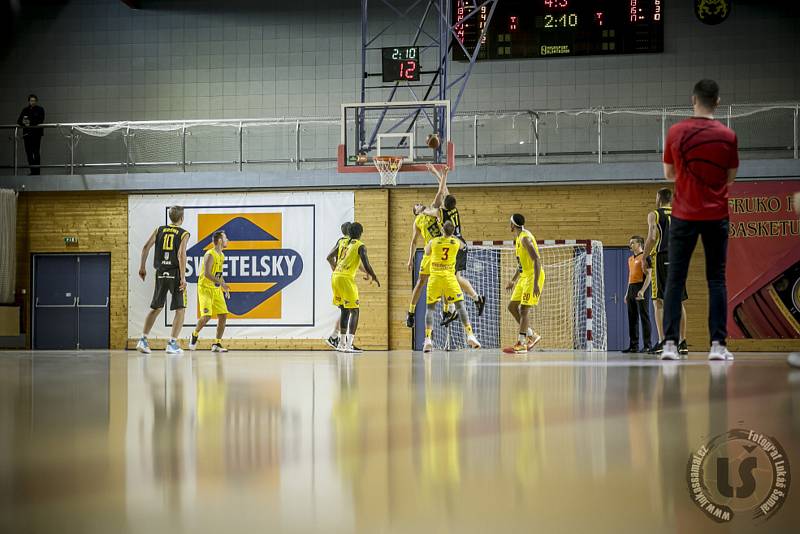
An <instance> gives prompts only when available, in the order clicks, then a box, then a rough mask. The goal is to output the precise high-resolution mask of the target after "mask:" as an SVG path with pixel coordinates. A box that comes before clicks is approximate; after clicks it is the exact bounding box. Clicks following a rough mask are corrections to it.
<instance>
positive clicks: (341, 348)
mask: <svg viewBox="0 0 800 534" xmlns="http://www.w3.org/2000/svg"><path fill="white" fill-rule="evenodd" d="M336 352H347V346H346V345H345V344H344V339H342V338H339V344H338V345H336Z"/></svg>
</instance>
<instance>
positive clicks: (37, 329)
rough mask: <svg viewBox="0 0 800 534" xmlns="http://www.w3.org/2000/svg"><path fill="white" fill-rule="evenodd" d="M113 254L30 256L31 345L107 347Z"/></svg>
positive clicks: (56, 348) (75, 347)
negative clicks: (31, 267)
mask: <svg viewBox="0 0 800 534" xmlns="http://www.w3.org/2000/svg"><path fill="white" fill-rule="evenodd" d="M110 280H111V258H110V256H109V255H108V254H80V255H74V254H52V255H51V254H37V255H34V257H33V303H34V304H33V348H34V349H39V350H75V349H107V348H108V346H109V320H110V316H109V296H110Z"/></svg>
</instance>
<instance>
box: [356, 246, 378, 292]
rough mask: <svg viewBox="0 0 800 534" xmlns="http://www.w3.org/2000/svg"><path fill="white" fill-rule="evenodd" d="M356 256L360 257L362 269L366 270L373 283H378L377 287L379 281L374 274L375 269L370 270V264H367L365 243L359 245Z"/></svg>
mask: <svg viewBox="0 0 800 534" xmlns="http://www.w3.org/2000/svg"><path fill="white" fill-rule="evenodd" d="M358 257H359V258H361V263H362V264H363V265H364V269H365V270H366V271H367V274H369V275H370V276H371V277H372V279H373V280H374V281H375V283H376V284H378V287H381V283H380V282H379V281H378V276H377V275H376V274H375V271H373V270H372V265H370V264H369V258H367V247H366V245H361V248H359V249H358Z"/></svg>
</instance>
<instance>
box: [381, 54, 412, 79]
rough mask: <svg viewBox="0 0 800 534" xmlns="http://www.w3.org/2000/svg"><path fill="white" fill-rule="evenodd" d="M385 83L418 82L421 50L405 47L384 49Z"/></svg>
mask: <svg viewBox="0 0 800 534" xmlns="http://www.w3.org/2000/svg"><path fill="white" fill-rule="evenodd" d="M381 56H382V59H383V81H384V82H418V81H419V68H420V67H419V48H418V47H416V46H403V47H395V48H382V49H381Z"/></svg>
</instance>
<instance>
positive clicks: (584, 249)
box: [418, 240, 607, 351]
mask: <svg viewBox="0 0 800 534" xmlns="http://www.w3.org/2000/svg"><path fill="white" fill-rule="evenodd" d="M538 245H539V253H540V255H541V257H542V263H543V268H544V271H545V275H546V279H545V283H544V287H543V288H542V295H541V297H540V301H539V305H538V306H534V307H533V308H532V309H531V314H530V317H531V324H532V326H533V329H534V330H535V331H536V332H537V333H539V334H541V336H542V340H541V342H540V344H539V345H538V346H537V349H539V348H541V349H548V350H579V351H605V350H606V349H607V325H606V310H605V291H604V287H603V244H602V243H601V242H600V241H594V240H549V241H539V242H538ZM468 251H469V252H468V255H467V271H466V272H464V273H462V274H463V275H465V277H466V278H467V279H468V280H469V281H470V282H471V283H472V285H473V287H474V288H475V290H476V291H477V292H478V294H482V295H485V296H486V308H485V310H484V314H483V316H482V317H477V313H476V308H475V306H474V305H473V304H472V303H471V302H467V311H468V313H469V317H470V322H471V323H472V327H473V330H474V332H475V335H476V336H477V337H478V340H479V341H480V342H481V344H482V345H483V347H484V348H501V347H507V346H511V345H513V344H514V342H515V340H516V338H517V334H518V332H517V331H518V327H517V324H516V322H515V321H514V319H513V317H512V316H511V314H510V312H509V311H508V303H509V300H510V297H511V292H509V291H506V289H505V287H506V285H507V284H508V282H509V281H510V280H511V278H512V277H513V276H514V273H515V272H516V270H517V260H516V256H515V253H514V243H513V242H512V241H471V242H468ZM465 298H466V299H467V300H468V301H469V298H468V297H466V295H465ZM421 302H424V300H421ZM418 309H424V307H422V306H420V307H419V308H418ZM437 311H438V312H441V303H440V304H438V305H437ZM440 317H441V314H440V313H438V314H437V318H436V321H435V322H434V330H433V342H434V347H435V348H437V349H451V350H457V349H461V348H464V347H465V338H464V330H463V327H462V326H461V324H460V323H459V322H458V321H455V322H453V323H452V324H451V325H450V326H449V327H442V326H440V325H439V322H440ZM448 333H449V335H448Z"/></svg>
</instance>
